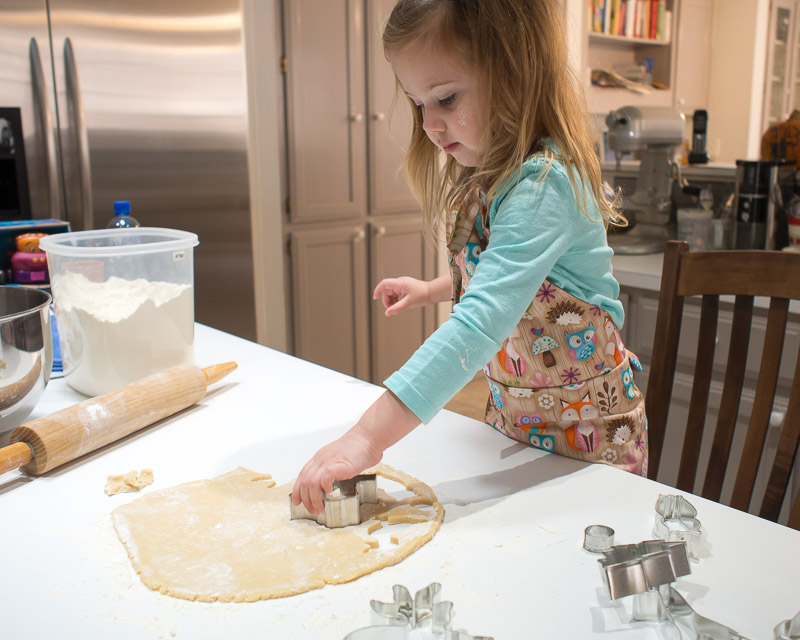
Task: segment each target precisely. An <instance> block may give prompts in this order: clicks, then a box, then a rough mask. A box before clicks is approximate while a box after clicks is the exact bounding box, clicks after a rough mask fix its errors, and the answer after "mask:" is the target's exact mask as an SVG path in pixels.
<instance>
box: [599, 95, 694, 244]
mask: <svg viewBox="0 0 800 640" xmlns="http://www.w3.org/2000/svg"><path fill="white" fill-rule="evenodd" d="M606 125H607V126H608V133H607V141H608V142H607V144H608V147H609V149H611V150H612V151H613V152H614V155H615V156H616V159H617V164H619V162H620V160H621V158H622V155H623V154H625V153H633V152H638V153H639V155H640V158H641V160H640V164H639V175H638V177H637V179H636V190H635V191H634V193H633V194H632V195H630V196H623V197H622V198H621V202H620V206H621V208H622V209H623V211H624V213H625V215H626V217H627V218H628V222H629V224H630V226H631V228H630V230H629V231H627V232H626V233H620V234H610V235H609V237H608V241H609V244H610V245H611V246H612V247H613V249H614V251H615V252H616V253H620V254H645V253H656V252H659V251H663V249H664V243H665V242H666V241H667V240H668V239H669V237H670V232H669V228H668V225H669V224H670V221H671V217H672V199H671V195H672V182H673V180H674V176H675V173H676V166H677V165H676V163H675V161H674V160H673V158H674V156H675V153H676V151H677V150H678V148H679V147H680V146H681V145H682V144H683V136H684V129H685V118H684V116H683V114H682V113H681V112H680V111H678V110H677V109H672V108H670V107H633V106H629V107H622V108H621V109H617V110H616V111H612V112H611V113H609V114H608V116H607V117H606Z"/></svg>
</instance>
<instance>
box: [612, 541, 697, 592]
mask: <svg viewBox="0 0 800 640" xmlns="http://www.w3.org/2000/svg"><path fill="white" fill-rule="evenodd" d="M597 562H599V563H600V566H601V568H602V574H603V578H604V581H605V583H606V587H607V588H608V595H609V596H610V597H611V599H612V600H616V599H617V598H624V597H625V596H631V595H634V594H636V593H644V592H646V591H648V590H649V589H653V588H655V587H659V586H661V585H662V584H669V583H670V582H675V580H676V579H677V578H679V577H680V576H685V575H688V574H690V573H691V571H692V570H691V567H690V566H689V554H688V553H687V551H686V543H685V542H664V541H663V540H645V541H644V542H640V543H639V544H620V545H615V546H613V547H611V549H610V550H609V551H604V552H603V557H602V558H600V559H598V561H597Z"/></svg>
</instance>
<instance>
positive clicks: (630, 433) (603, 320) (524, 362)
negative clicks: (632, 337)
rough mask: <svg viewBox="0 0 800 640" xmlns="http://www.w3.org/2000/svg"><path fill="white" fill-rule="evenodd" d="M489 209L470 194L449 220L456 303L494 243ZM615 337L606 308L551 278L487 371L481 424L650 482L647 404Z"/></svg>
mask: <svg viewBox="0 0 800 640" xmlns="http://www.w3.org/2000/svg"><path fill="white" fill-rule="evenodd" d="M487 221H488V205H487V202H486V198H485V194H484V192H483V191H482V190H481V189H480V188H479V187H475V186H473V187H471V188H468V189H466V190H465V195H464V197H463V198H462V199H461V202H460V205H459V206H457V207H456V209H455V210H454V211H453V212H451V215H450V216H449V218H448V221H447V239H448V243H447V249H448V261H449V263H450V271H451V274H452V277H453V302H454V303H457V302H458V301H459V300H460V298H461V295H462V294H463V293H464V291H465V290H466V288H467V286H468V285H469V281H470V278H471V276H472V274H474V273H475V268H476V266H477V264H478V261H479V259H480V253H481V252H482V251H483V250H484V249H485V248H486V246H487V245H488V243H489V235H490V232H489V228H488V225H487ZM631 369H633V370H636V371H640V370H641V365H640V364H639V361H638V360H637V358H636V356H635V355H633V354H632V353H630V352H629V351H626V349H625V347H624V345H623V344H622V340H621V339H620V335H619V331H618V330H617V328H616V326H614V323H613V322H612V320H611V318H610V316H609V315H608V314H607V313H606V312H605V311H603V310H602V309H600V308H598V307H596V306H594V305H590V304H588V303H586V302H584V301H582V300H579V299H578V298H576V297H574V296H572V295H570V294H568V293H567V292H566V291H564V290H562V289H560V288H558V287H556V286H555V285H553V284H552V283H551V282H549V281H547V280H545V281H544V282H543V283H542V286H541V287H540V288H539V290H538V291H537V293H536V295H535V296H534V299H533V300H532V301H531V303H530V305H529V306H528V309H527V311H526V312H525V314H524V315H523V317H522V319H521V320H520V322H519V324H518V325H517V326H516V327H515V328H514V330H513V331H512V332H511V335H510V336H508V338H507V339H506V340H505V341H504V342H503V344H502V346H501V348H500V351H499V352H498V353H497V355H495V356H494V357H493V358H492V360H491V361H490V362H489V363H488V364H487V365H486V367H485V368H484V373H485V374H486V378H487V380H488V382H489V390H490V395H489V400H488V403H487V406H486V416H485V420H486V422H487V423H488V424H490V425H491V426H493V427H494V428H495V429H497V430H498V431H501V432H503V433H504V434H506V435H507V436H509V437H511V438H514V439H515V440H519V441H521V442H525V443H527V444H530V445H531V446H534V447H536V448H538V449H543V450H545V451H551V452H555V453H559V454H561V455H564V456H568V457H571V458H577V459H578V460H585V461H588V462H601V463H604V464H608V465H611V466H614V467H618V468H620V469H624V470H625V471H630V472H632V473H636V474H639V475H642V476H646V475H647V419H646V417H645V412H644V399H643V397H642V394H641V392H640V391H639V389H638V388H637V387H636V385H635V384H634V381H633V373H632V371H631Z"/></svg>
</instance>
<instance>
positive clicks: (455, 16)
mask: <svg viewBox="0 0 800 640" xmlns="http://www.w3.org/2000/svg"><path fill="white" fill-rule="evenodd" d="M561 12H562V9H561V6H560V3H559V2H558V1H557V0H399V2H398V3H397V4H396V5H395V7H394V9H393V10H392V13H391V14H390V16H389V18H388V20H387V22H386V25H385V27H384V31H383V46H384V50H385V51H386V52H387V53H389V52H391V51H398V50H402V49H403V48H405V47H407V46H409V45H411V44H414V45H420V46H432V47H434V50H436V51H439V52H441V53H442V55H446V56H449V57H450V59H451V60H454V61H456V62H460V63H461V64H463V63H466V64H468V65H469V66H470V68H472V69H474V70H475V73H476V75H477V79H478V86H479V87H480V91H481V100H482V101H483V103H482V108H483V113H484V114H485V126H486V130H485V132H484V136H485V142H486V148H487V149H488V151H487V152H486V154H485V157H484V158H483V160H482V162H481V164H480V165H479V166H477V167H463V166H461V165H460V164H458V162H456V161H455V160H454V159H453V158H452V157H451V156H448V157H447V159H446V160H445V161H444V162H443V163H442V162H441V155H440V151H439V149H438V147H436V145H435V144H433V143H432V142H431V141H430V139H429V138H428V136H427V135H426V133H425V131H424V130H423V128H422V122H423V120H422V118H423V115H422V109H421V108H419V107H417V106H416V104H414V101H413V100H410V99H409V102H410V104H411V108H412V110H413V114H414V115H413V123H414V124H413V130H412V134H411V141H410V144H409V148H408V151H407V153H406V158H405V168H406V172H407V174H408V178H409V183H410V186H411V189H412V191H413V192H414V195H415V196H416V198H417V200H418V201H419V203H420V205H421V207H422V210H423V213H424V216H425V221H426V226H427V227H428V229H429V230H430V231H432V232H434V233H435V232H436V231H437V230H438V228H439V225H440V222H441V215H442V213H443V212H444V211H446V210H448V209H449V208H451V207H452V206H453V204H454V200H455V199H456V197H457V194H458V192H459V190H460V188H461V187H462V186H463V185H464V184H465V183H467V182H470V181H473V180H476V179H477V180H480V182H481V183H482V184H483V186H484V188H485V189H486V191H487V195H488V197H489V199H490V200H491V198H492V197H493V196H494V195H495V194H496V193H497V192H498V189H499V188H501V187H502V186H503V184H504V183H506V181H508V180H509V179H511V180H513V178H514V177H515V175H516V174H517V173H518V172H519V171H520V170H521V167H522V163H523V162H524V161H525V159H526V158H528V157H529V156H531V154H534V153H537V154H541V155H543V156H544V157H545V159H546V160H547V161H548V165H547V168H548V169H549V167H550V164H551V163H552V161H553V159H554V158H555V157H556V154H555V153H554V152H553V150H552V149H550V148H549V147H547V146H546V145H543V144H542V141H543V140H544V139H545V138H551V139H552V140H553V142H554V143H555V146H556V148H557V150H558V159H559V160H561V162H563V164H564V165H565V167H566V168H567V173H568V175H569V176H570V182H571V183H572V188H573V192H574V193H575V197H576V200H577V202H578V205H579V206H580V208H581V210H582V212H583V213H584V214H585V215H587V216H588V210H587V206H586V202H585V196H584V193H586V194H587V195H588V196H590V197H593V199H594V200H595V201H596V203H597V206H598V208H599V210H600V214H601V216H602V220H603V223H604V224H605V225H608V224H609V223H612V224H625V223H624V218H622V216H621V215H620V214H619V212H618V211H617V210H616V209H615V208H614V203H613V201H612V200H611V199H610V198H609V193H608V190H607V189H604V188H603V182H602V179H601V176H600V161H599V158H598V156H597V153H596V151H595V147H594V136H593V131H594V126H593V124H592V122H591V119H590V116H589V113H588V109H587V107H586V100H585V97H584V95H583V91H582V90H581V88H580V85H579V83H578V82H577V81H576V78H575V76H574V74H573V73H572V71H571V69H570V67H569V65H568V63H567V45H566V35H565V32H564V25H563V20H562V15H561ZM544 175H546V171H545V172H544ZM579 183H580V185H579ZM612 197H613V194H612Z"/></svg>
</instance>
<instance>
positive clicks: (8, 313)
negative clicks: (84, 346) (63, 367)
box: [0, 286, 53, 433]
mask: <svg viewBox="0 0 800 640" xmlns="http://www.w3.org/2000/svg"><path fill="white" fill-rule="evenodd" d="M50 300H51V298H50V294H49V293H47V292H45V291H42V290H40V289H29V288H24V287H13V286H0V433H3V432H5V431H9V430H11V429H13V428H14V427H16V426H19V425H20V424H22V422H23V421H24V420H25V418H27V417H28V415H30V413H31V411H33V408H34V407H35V406H36V403H37V402H38V401H39V398H40V397H41V395H42V394H43V393H44V390H45V387H46V386H47V383H48V382H49V380H50V371H51V369H52V366H53V341H52V334H51V329H50Z"/></svg>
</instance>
